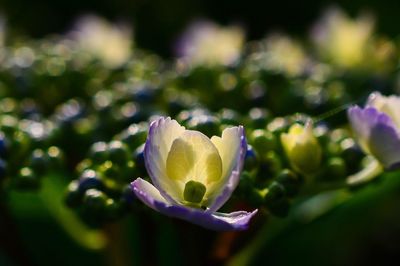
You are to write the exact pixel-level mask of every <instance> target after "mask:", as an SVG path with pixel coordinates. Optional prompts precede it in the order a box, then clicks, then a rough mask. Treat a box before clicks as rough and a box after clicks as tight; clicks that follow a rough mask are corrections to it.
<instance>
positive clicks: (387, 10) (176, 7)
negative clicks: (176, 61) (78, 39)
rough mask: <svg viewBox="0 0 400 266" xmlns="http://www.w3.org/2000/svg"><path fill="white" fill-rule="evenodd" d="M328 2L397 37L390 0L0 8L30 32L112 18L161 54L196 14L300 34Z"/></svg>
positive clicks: (199, 0) (257, 31) (5, 1)
mask: <svg viewBox="0 0 400 266" xmlns="http://www.w3.org/2000/svg"><path fill="white" fill-rule="evenodd" d="M329 6H339V7H342V8H343V9H344V10H345V11H346V12H348V13H349V14H350V15H352V16H355V15H357V14H358V13H359V12H360V11H365V10H367V11H372V12H373V13H375V14H376V15H377V16H378V17H379V23H378V25H377V27H378V32H381V33H383V34H388V35H389V36H397V34H398V27H397V25H398V18H397V17H398V12H399V9H400V7H399V5H398V2H397V1H395V0H387V1H385V2H384V3H383V2H382V1H378V0H369V1H362V0H355V1H345V0H343V1H336V2H332V1H315V0H305V1H301V2H300V1H295V2H293V1H277V2H274V4H270V3H266V2H264V1H258V0H249V1H246V3H243V1H238V0H221V1H212V0H190V1H186V0H169V1H163V0H154V1H149V0H132V1H127V0H116V1H106V0H100V1H95V0H87V1H78V0H71V1H49V0H37V1H34V2H32V1H29V0H2V1H1V2H0V12H2V13H3V14H4V15H5V16H6V17H7V23H8V25H9V27H10V28H11V30H12V32H17V33H24V34H27V35H29V36H32V37H43V36H45V35H48V34H51V33H64V32H66V31H68V30H69V29H70V28H71V27H72V25H73V22H74V21H75V20H76V18H77V17H79V16H81V15H84V14H88V13H89V14H90V13H93V14H97V15H100V16H102V17H104V18H107V19H109V20H110V21H113V22H118V21H122V22H125V23H129V24H131V25H132V26H133V28H134V36H135V42H136V43H137V45H138V46H139V47H141V48H143V49H149V50H151V51H154V52H157V53H158V54H160V55H163V56H171V52H172V43H173V42H174V41H175V40H176V39H177V38H178V36H179V34H181V33H182V31H183V30H184V29H185V28H186V26H187V25H188V24H189V23H190V22H192V21H193V20H196V19H210V20H212V21H215V22H217V23H219V24H222V25H227V24H232V23H238V24H240V25H242V26H243V27H244V28H245V29H246V33H247V38H248V39H250V40H254V39H260V38H262V37H264V36H265V34H266V33H268V32H270V31H271V30H280V31H285V32H288V33H291V34H297V35H303V34H304V33H306V32H307V31H308V30H309V27H310V25H312V23H313V22H315V20H316V19H317V18H318V17H319V16H320V14H321V12H322V11H324V9H326V8H327V7H329Z"/></svg>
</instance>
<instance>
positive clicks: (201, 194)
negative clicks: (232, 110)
mask: <svg viewBox="0 0 400 266" xmlns="http://www.w3.org/2000/svg"><path fill="white" fill-rule="evenodd" d="M246 146H247V144H246V139H245V136H244V129H243V127H241V126H239V127H232V128H227V129H225V130H224V131H223V133H222V137H217V136H213V137H212V138H211V139H209V138H208V137H207V136H205V135H204V134H202V133H200V132H198V131H193V130H186V129H185V128H184V127H183V126H181V125H179V124H178V122H177V121H175V120H172V119H171V118H163V117H161V118H159V119H158V120H156V121H154V122H152V124H151V125H150V130H149V135H148V137H147V141H146V144H145V150H144V156H145V164H146V168H147V171H148V173H149V175H150V178H151V180H152V182H153V184H154V186H153V185H152V184H150V183H149V182H147V181H145V180H143V179H141V178H138V179H136V180H135V181H134V182H132V189H133V191H134V192H135V194H136V196H137V197H138V198H139V199H140V200H141V201H143V202H144V203H145V204H146V205H147V206H149V207H150V208H152V209H154V210H156V211H159V212H161V213H163V214H165V215H168V216H171V217H176V218H181V219H184V220H187V221H190V222H192V223H195V224H198V225H201V226H203V227H206V228H209V229H213V230H243V229H246V228H247V226H248V223H249V221H250V219H251V218H252V217H253V216H254V215H255V213H256V212H257V210H255V211H253V212H246V211H238V212H232V213H219V212H216V211H217V210H218V209H219V208H221V207H222V205H223V204H224V203H225V202H226V201H227V200H228V199H229V197H230V196H231V194H232V192H233V190H234V189H235V187H236V186H237V184H238V181H239V176H240V171H241V169H242V166H243V161H244V156H245V152H246V148H247V147H246Z"/></svg>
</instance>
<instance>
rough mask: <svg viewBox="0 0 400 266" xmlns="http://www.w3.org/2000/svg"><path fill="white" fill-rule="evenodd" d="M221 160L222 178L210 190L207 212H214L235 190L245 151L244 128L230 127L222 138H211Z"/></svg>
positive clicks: (223, 133)
mask: <svg viewBox="0 0 400 266" xmlns="http://www.w3.org/2000/svg"><path fill="white" fill-rule="evenodd" d="M211 141H212V142H213V143H214V145H215V146H216V147H217V149H218V152H219V154H220V156H221V159H222V168H223V170H222V178H221V180H220V181H219V182H216V184H214V185H213V187H212V189H210V192H211V193H210V194H208V195H207V197H208V198H209V200H210V203H209V204H208V206H209V209H208V210H207V211H208V212H215V211H216V210H218V209H219V208H221V207H222V205H224V204H225V202H226V201H227V200H228V199H229V198H230V196H231V194H232V192H233V191H234V190H235V188H236V186H237V184H238V182H239V177H240V172H241V170H242V167H243V162H244V157H245V155H246V151H247V142H246V138H245V135H244V128H243V127H242V126H239V127H231V128H227V129H225V130H224V131H223V132H222V137H221V138H220V137H216V136H214V137H212V138H211Z"/></svg>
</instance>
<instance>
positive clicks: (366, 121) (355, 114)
mask: <svg viewBox="0 0 400 266" xmlns="http://www.w3.org/2000/svg"><path fill="white" fill-rule="evenodd" d="M347 115H348V117H349V120H350V125H351V127H352V129H353V133H354V135H355V138H356V140H357V142H358V144H359V145H360V146H361V148H362V149H363V150H364V151H365V152H367V153H371V151H370V150H369V146H368V140H369V136H370V135H371V129H372V128H373V127H374V126H375V125H376V124H377V123H386V124H392V123H391V122H390V118H389V117H388V116H387V115H385V114H383V113H381V112H379V111H378V110H377V109H375V108H373V107H366V108H364V109H363V108H360V107H358V106H353V107H350V108H349V110H348V112H347Z"/></svg>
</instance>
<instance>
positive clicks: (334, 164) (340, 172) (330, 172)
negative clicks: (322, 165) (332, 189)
mask: <svg viewBox="0 0 400 266" xmlns="http://www.w3.org/2000/svg"><path fill="white" fill-rule="evenodd" d="M326 172H327V174H326V176H329V177H332V178H344V177H345V176H346V174H347V169H346V162H345V161H344V160H343V159H342V158H340V157H332V158H329V160H328V163H327V166H326Z"/></svg>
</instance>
